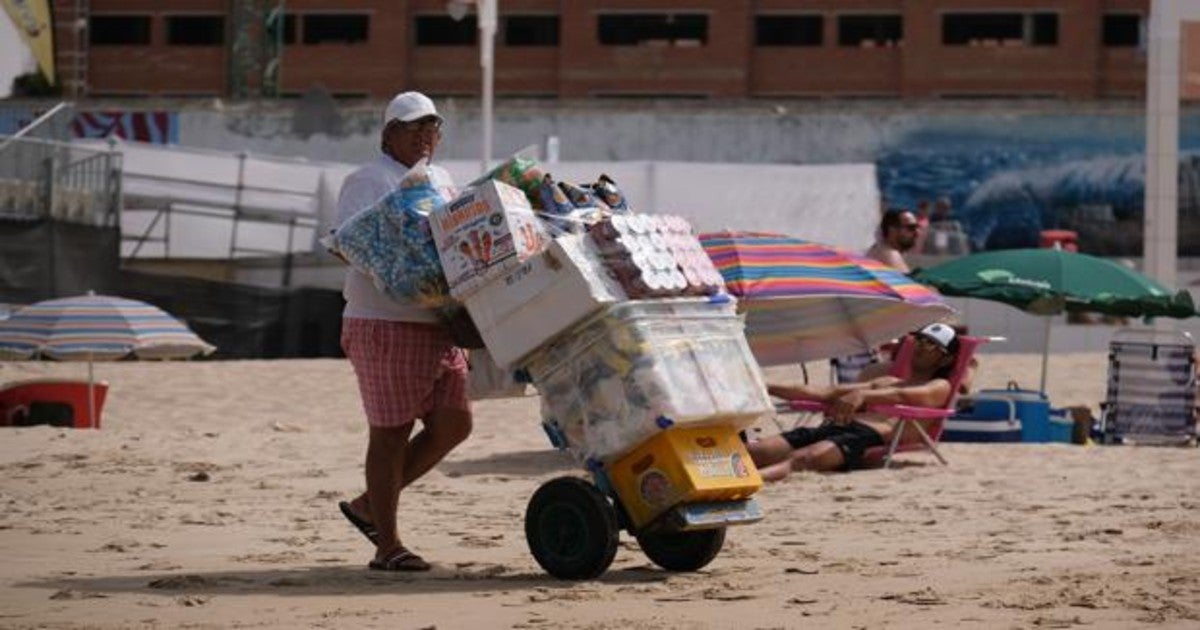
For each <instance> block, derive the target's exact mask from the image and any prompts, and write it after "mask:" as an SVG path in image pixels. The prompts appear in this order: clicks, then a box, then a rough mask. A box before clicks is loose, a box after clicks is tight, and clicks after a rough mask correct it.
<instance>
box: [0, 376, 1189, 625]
mask: <svg viewBox="0 0 1200 630" xmlns="http://www.w3.org/2000/svg"><path fill="white" fill-rule="evenodd" d="M1038 365H1039V357H1037V356H1033V355H987V356H985V357H984V365H983V369H982V370H981V373H982V374H981V378H980V385H981V386H984V387H996V386H1003V385H1004V384H1005V383H1006V382H1007V381H1008V380H1010V379H1016V380H1019V381H1020V382H1021V383H1023V384H1026V385H1033V384H1035V383H1036V378H1037V370H1038ZM1051 369H1052V372H1053V374H1054V377H1053V379H1052V381H1051V388H1050V390H1051V395H1052V397H1053V400H1054V401H1055V403H1056V404H1060V405H1065V404H1088V405H1091V406H1092V407H1093V409H1095V407H1096V404H1097V403H1098V402H1099V401H1100V400H1101V399H1102V397H1103V393H1104V370H1105V366H1104V357H1103V355H1100V354H1090V355H1069V356H1062V357H1055V358H1054V359H1053V361H1052V364H1051ZM97 373H98V376H99V377H100V378H103V379H105V380H107V381H108V382H109V383H110V384H111V387H112V389H111V392H110V397H109V404H108V406H107V408H106V409H105V411H104V416H103V420H104V428H103V429H101V430H98V431H94V430H63V429H55V428H48V427H34V428H22V429H5V430H3V431H2V432H0V506H2V509H0V627H3V628H34V627H37V628H142V627H146V628H243V627H249V628H260V627H263V628H294V627H322V628H431V627H437V628H613V629H616V628H747V629H749V628H795V627H811V626H814V625H820V626H823V627H835V628H849V627H858V628H877V627H899V628H904V627H931V626H941V627H981V628H1023V627H1043V628H1044V627H1051V628H1063V627H1072V626H1086V627H1088V628H1129V627H1162V628H1195V627H1198V624H1200V558H1198V555H1193V554H1197V551H1198V550H1200V474H1198V473H1200V464H1198V462H1197V458H1198V456H1200V453H1198V452H1197V451H1196V450H1194V449H1177V448H1151V447H1083V446H1073V445H1066V444H1046V445H1032V444H1031V445H1021V444H1012V445H973V444H945V445H943V452H944V453H945V455H946V456H947V458H948V459H949V460H950V465H949V466H947V467H942V466H939V465H937V464H936V462H935V461H934V460H933V459H932V458H931V457H930V456H928V455H926V454H909V455H905V456H903V460H902V465H901V466H899V467H897V468H895V469H892V470H870V471H861V472H855V473H851V474H830V475H816V474H799V475H794V476H793V477H792V478H790V479H788V480H787V481H785V482H783V483H780V484H776V485H773V486H769V487H766V488H765V489H764V490H763V491H762V492H761V493H760V495H759V498H760V500H761V503H762V505H763V508H764V510H765V511H766V514H767V516H766V519H765V520H764V521H762V522H761V523H758V524H755V525H750V526H745V527H739V528H732V529H731V530H730V531H729V536H728V541H727V543H726V545H725V548H724V550H723V551H722V552H721V554H720V556H718V557H717V559H716V560H715V561H714V562H713V563H712V564H710V565H709V566H708V567H707V568H705V569H703V570H702V571H700V572H697V573H691V574H672V573H667V572H664V571H661V570H659V569H657V568H655V567H654V566H653V565H651V564H650V562H649V561H648V560H647V559H646V557H645V556H644V555H643V554H642V553H641V552H640V551H639V550H638V548H637V545H636V542H634V541H633V540H632V539H631V538H630V537H628V536H624V535H623V536H622V543H621V546H620V549H619V551H618V554H617V559H616V561H615V562H614V564H613V566H612V568H611V569H610V570H609V571H608V572H607V573H606V574H605V575H603V576H602V577H601V578H600V579H597V580H593V581H586V582H579V583H571V582H560V581H558V580H555V579H552V578H550V577H549V576H547V575H546V574H545V573H544V572H543V571H542V570H541V569H540V568H539V567H538V566H537V564H536V563H535V562H534V560H533V558H532V556H530V554H529V551H528V549H527V547H526V543H525V539H524V533H523V532H524V529H523V527H524V526H523V514H524V510H525V506H526V503H527V501H528V500H529V497H530V496H531V495H532V493H533V492H534V490H535V489H536V488H537V486H538V485H539V484H540V483H541V482H543V481H545V480H547V479H550V478H553V477H555V476H558V475H565V474H578V470H577V468H576V467H575V466H574V465H573V464H572V462H571V461H570V460H569V459H568V458H566V457H565V456H564V455H561V454H559V453H557V452H554V451H552V450H551V449H550V448H549V446H548V444H547V442H546V439H545V436H544V435H543V433H542V431H541V429H540V427H539V426H538V424H537V418H538V412H537V409H538V405H537V399H536V398H526V399H514V400H501V401H485V402H481V403H479V404H477V405H476V416H477V418H476V429H475V432H474V434H473V436H472V437H471V438H470V440H469V442H468V443H467V444H466V445H464V446H463V447H461V448H460V449H459V450H457V451H456V452H454V453H452V454H451V456H450V457H449V458H448V459H447V460H446V461H445V462H443V464H442V465H441V466H439V467H438V468H437V469H436V470H434V471H433V472H431V473H430V475H429V476H428V477H426V478H425V479H423V480H421V481H420V482H419V483H418V484H417V485H416V486H414V487H413V488H411V489H410V490H409V491H407V492H406V493H405V495H404V496H403V498H402V505H401V508H402V519H403V522H404V526H405V528H406V530H405V536H406V540H407V541H408V542H409V543H410V545H411V546H412V547H414V548H415V549H416V550H418V551H419V552H421V553H422V554H423V555H425V557H426V558H428V559H429V560H431V561H432V562H434V563H435V565H436V566H435V569H434V570H433V571H432V572H430V573H427V574H385V573H379V572H372V571H367V570H366V569H365V564H366V562H367V560H368V559H369V556H370V550H369V548H368V546H367V543H366V541H365V540H364V539H362V538H361V537H360V535H359V534H358V532H356V531H355V530H354V529H353V528H351V527H350V525H349V524H348V523H347V522H346V521H345V520H343V518H342V517H341V515H340V514H339V513H338V510H337V508H336V502H337V501H338V500H339V499H342V498H347V497H349V496H351V495H352V494H353V493H355V492H356V491H358V490H359V489H360V488H361V484H362V477H361V475H362V473H361V459H362V454H363V450H364V446H365V441H366V437H365V435H366V429H365V423H364V421H363V419H362V415H361V411H360V410H359V407H358V400H357V393H356V389H355V385H354V381H353V375H352V373H351V371H350V368H349V366H348V364H347V363H346V362H344V361H338V360H311V361H237V362H192V363H167V364H151V363H119V364H105V365H101V366H99V367H98V369H97ZM797 373H798V372H795V371H794V370H790V371H789V370H782V371H780V370H776V371H773V376H774V377H775V378H779V377H786V376H790V375H792V374H797ZM83 374H85V368H84V366H83V365H80V364H49V363H4V364H0V381H11V380H17V379H21V378H29V377H34V376H43V375H70V376H81V375H83ZM818 377H819V375H814V378H818ZM784 422H791V419H790V418H788V419H784ZM762 424H763V426H765V427H768V428H770V427H772V426H774V424H773V421H771V420H765V421H764V422H763V423H762Z"/></svg>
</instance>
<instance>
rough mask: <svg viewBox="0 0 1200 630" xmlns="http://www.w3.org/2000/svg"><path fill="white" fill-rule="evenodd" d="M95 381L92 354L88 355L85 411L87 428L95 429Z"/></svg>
mask: <svg viewBox="0 0 1200 630" xmlns="http://www.w3.org/2000/svg"><path fill="white" fill-rule="evenodd" d="M95 397H96V380H95V378H94V377H93V373H92V353H90V352H89V353H88V393H87V398H88V400H87V410H88V428H89V429H94V428H96V400H95Z"/></svg>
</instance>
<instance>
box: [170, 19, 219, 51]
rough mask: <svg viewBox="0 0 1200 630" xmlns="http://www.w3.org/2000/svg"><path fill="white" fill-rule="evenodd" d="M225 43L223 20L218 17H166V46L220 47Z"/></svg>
mask: <svg viewBox="0 0 1200 630" xmlns="http://www.w3.org/2000/svg"><path fill="white" fill-rule="evenodd" d="M224 43H225V18H224V17H222V16H220V15H168V16H167V44H170V45H172V46H220V45H221V44H224Z"/></svg>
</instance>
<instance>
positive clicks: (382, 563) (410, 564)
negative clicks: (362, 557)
mask: <svg viewBox="0 0 1200 630" xmlns="http://www.w3.org/2000/svg"><path fill="white" fill-rule="evenodd" d="M367 568H369V569H372V570H375V571H428V570H430V569H432V568H433V565H431V564H429V563H428V562H426V561H425V559H424V558H422V557H421V556H418V555H417V554H415V553H413V552H411V551H409V550H407V549H405V548H404V547H396V548H395V549H394V550H392V552H391V553H389V554H388V555H387V556H385V557H384V558H383V559H382V560H379V559H375V560H371V562H369V563H368V564H367Z"/></svg>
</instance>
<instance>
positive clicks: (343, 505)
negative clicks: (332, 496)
mask: <svg viewBox="0 0 1200 630" xmlns="http://www.w3.org/2000/svg"><path fill="white" fill-rule="evenodd" d="M338 509H340V510H341V511H342V516H345V517H346V520H347V521H350V524H351V525H354V527H355V528H356V529H357V530H358V531H360V532H362V535H363V536H366V537H367V540H369V541H371V544H376V542H377V541H378V539H379V532H378V531H376V530H375V526H374V525H373V524H371V521H368V520H367V519H365V518H363V517H361V516H359V515H357V514H355V513H354V509H353V508H351V507H350V502H349V501H341V502H339V503H338Z"/></svg>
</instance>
